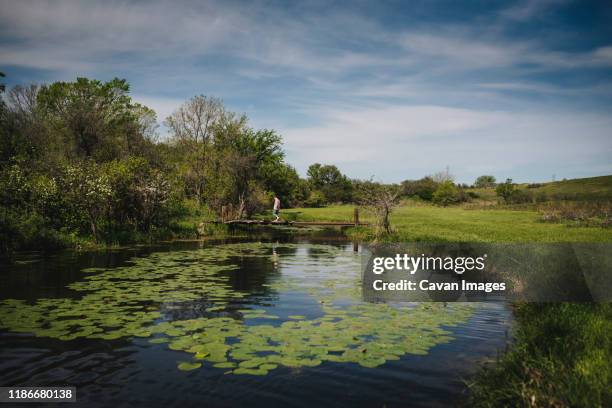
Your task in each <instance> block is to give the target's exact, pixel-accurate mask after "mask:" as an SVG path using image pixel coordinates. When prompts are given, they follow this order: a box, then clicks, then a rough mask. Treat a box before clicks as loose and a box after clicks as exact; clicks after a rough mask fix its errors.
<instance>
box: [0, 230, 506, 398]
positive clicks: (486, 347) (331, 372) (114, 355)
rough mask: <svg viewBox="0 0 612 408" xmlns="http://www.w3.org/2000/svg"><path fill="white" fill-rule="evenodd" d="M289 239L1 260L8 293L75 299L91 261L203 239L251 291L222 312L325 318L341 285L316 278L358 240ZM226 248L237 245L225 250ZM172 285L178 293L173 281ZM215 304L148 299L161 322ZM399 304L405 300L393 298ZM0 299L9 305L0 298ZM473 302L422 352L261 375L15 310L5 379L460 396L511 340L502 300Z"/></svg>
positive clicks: (336, 270)
mask: <svg viewBox="0 0 612 408" xmlns="http://www.w3.org/2000/svg"><path fill="white" fill-rule="evenodd" d="M286 241H287V240H286V239H285V240H281V241H276V240H275V241H274V242H272V243H270V242H262V243H261V244H259V243H257V242H250V243H248V245H247V246H246V247H244V248H243V247H238V248H239V250H236V247H233V246H232V245H233V244H229V246H228V244H227V243H213V242H205V243H198V242H192V243H175V244H172V245H166V246H159V247H148V248H131V249H123V250H116V251H110V252H103V253H101V252H97V253H69V252H66V253H62V254H56V255H53V256H47V257H44V256H41V255H39V254H30V255H28V254H24V255H22V256H21V257H20V260H21V261H22V262H21V263H20V264H17V265H14V266H11V267H4V268H3V269H2V270H1V271H0V278H1V282H2V284H1V287H0V300H6V299H20V300H25V301H26V303H27V304H28V305H36V304H37V302H39V301H40V300H41V299H62V298H65V299H72V300H75V301H78V299H80V298H82V297H83V296H84V294H87V293H90V292H91V291H85V292H82V291H81V292H79V291H75V290H74V289H71V288H68V287H67V286H68V285H71V284H74V283H75V282H77V283H78V282H85V283H86V282H87V279H88V276H91V273H84V272H83V269H85V268H92V267H100V268H121V267H123V268H129V267H130V265H131V264H132V261H133V260H134V259H136V258H143V259H146V258H147V257H149V256H150V254H155V253H159V252H163V253H168V254H173V253H181V254H183V255H182V256H185V255H184V254H189V253H198V251H201V252H202V253H205V254H207V255H206V256H208V257H210V256H211V254H214V253H215V251H216V250H218V251H219V252H218V253H219V254H220V255H219V258H220V260H219V264H223V265H230V266H231V267H228V268H226V269H223V270H220V271H219V272H218V275H219V276H222V277H223V279H225V280H224V281H223V282H224V283H223V284H224V285H227V286H228V287H230V288H231V290H232V291H233V292H232V293H241V294H244V296H242V297H240V298H234V297H233V295H229V297H228V299H227V300H223V301H219V302H218V304H222V306H221V307H220V308H219V309H223V310H222V311H220V312H217V313H220V315H222V316H226V317H227V316H229V317H230V318H232V319H237V320H240V319H241V316H242V315H241V314H240V313H239V312H238V310H239V309H240V310H242V309H245V308H247V309H248V308H254V309H263V310H265V311H266V313H269V314H273V315H275V316H277V317H278V319H276V320H274V321H270V322H267V321H266V322H263V323H265V324H270V325H272V326H273V327H279V325H281V324H282V323H283V322H285V321H288V320H291V319H290V318H289V317H288V316H292V315H301V316H303V318H304V320H305V321H309V320H312V319H317V318H320V317H321V316H323V315H324V312H322V305H323V306H325V303H324V301H322V300H320V299H321V297H320V296H323V295H324V296H328V297H327V298H325V299H329V296H333V294H330V293H327V294H323V295H322V294H321V293H314V292H313V290H314V291H316V290H318V289H317V288H318V287H319V286H321V285H323V286H325V285H327V286H330V285H332V286H333V285H334V284H337V277H338V276H345V275H347V274H350V273H353V272H352V270H354V269H355V266H356V265H358V263H359V255H358V254H357V253H355V252H354V246H353V244H352V243H346V242H343V241H339V240H337V239H326V238H319V239H299V238H297V239H289V241H292V242H289V243H286ZM245 248H246V249H245ZM194 251H195V252H194ZM228 251H230V252H231V251H234V252H237V253H231V254H230V255H228V254H227V252H228ZM222 253H223V255H221V254H222ZM254 253H256V254H257V256H255V255H253V254H254ZM213 256H214V255H213ZM160 259H165V258H163V257H160ZM209 261H210V260H209ZM160 262H161V261H160ZM163 262H167V261H163ZM185 262H186V265H187V261H185ZM191 267H193V265H192V266H191ZM162 268H163V266H162ZM111 271H112V269H111ZM100 273H107V272H100ZM142 273H144V274H146V273H147V272H146V268H145V269H143V272H142ZM215 276H216V275H215ZM330 277H331V278H330ZM330 279H334V280H330ZM152 282H153V281H152ZM287 282H289V283H290V284H288V283H287ZM334 282H335V283H334ZM310 284H311V285H312V287H309V285H310ZM334 290H335V289H334ZM347 293H349V292H347ZM317 296H319V297H317ZM168 297H169V298H171V297H172V292H171V291H168ZM325 302H327V303H330V302H329V301H328V300H325ZM333 303H334V305H337V306H338V307H344V306H346V305H349V304H350V305H359V304H360V300H359V299H358V298H356V297H354V296H353V297H351V296H349V295H346V296H344V297H343V296H339V297H338V298H337V299H336V298H334V300H333ZM209 306H210V299H207V298H205V297H202V298H201V299H197V300H187V301H174V300H172V301H168V302H164V301H162V302H155V303H153V306H151V305H148V307H149V308H150V309H151V310H153V309H155V310H156V311H159V312H160V314H161V317H159V318H157V319H156V320H155V322H154V324H157V323H158V322H160V321H170V322H172V321H180V320H186V319H207V318H209V317H210V316H211V314H210V313H209V312H207V307H209ZM396 306H397V307H405V305H391V306H390V307H396ZM0 307H4V306H2V304H1V303H0ZM469 307H470V312H469V316H467V317H466V319H464V321H461V322H459V323H458V324H457V325H454V326H452V325H451V326H445V325H442V329H444V330H445V331H446V332H448V333H449V334H448V336H447V337H448V339H446V340H444V341H440V342H439V343H437V344H433V345H430V346H429V347H428V348H427V350H426V352H425V353H417V354H412V353H406V354H404V355H402V356H401V357H400V358H399V359H397V360H390V361H386V362H384V364H379V365H378V366H376V367H374V368H370V367H364V366H362V365H359V364H357V363H355V362H335V361H323V362H322V363H321V364H320V365H318V366H316V367H308V366H299V367H286V366H283V365H282V364H280V365H279V366H278V368H275V369H271V370H270V371H269V372H267V374H265V375H260V376H254V375H236V374H234V373H232V371H231V370H227V369H222V368H215V367H213V366H212V364H211V363H209V362H207V361H203V363H202V366H201V367H200V368H198V369H194V370H192V371H181V370H179V369H177V363H178V362H180V361H186V360H189V358H186V357H190V354H188V353H186V352H185V351H182V350H170V349H168V347H167V344H151V343H150V342H149V340H150V338H147V337H132V336H124V337H121V338H118V339H114V340H105V339H100V338H89V337H87V336H85V337H79V338H76V339H73V340H61V339H59V338H54V337H53V336H52V337H45V336H41V337H36V336H35V335H33V334H32V333H27V332H24V330H23V329H21V330H20V329H18V327H16V326H15V323H14V322H13V323H7V322H8V320H7V322H4V324H3V322H1V321H0V386H13V385H19V386H26V385H27V386H35V385H45V386H61V385H72V386H76V387H77V399H78V402H77V404H76V405H78V406H113V405H114V406H143V407H172V406H220V407H226V406H266V407H269V406H280V405H283V406H303V407H312V406H339V407H342V406H349V407H383V406H387V407H393V406H428V407H429V406H448V405H458V404H461V402H462V401H464V400H465V391H464V389H465V386H464V379H465V378H466V377H469V375H470V374H472V373H473V372H474V371H475V370H476V369H477V367H478V363H480V362H482V361H483V360H486V359H490V358H494V357H495V356H496V355H497V353H498V352H499V351H501V350H503V349H504V347H505V346H506V344H507V342H508V329H509V325H510V312H509V310H508V308H507V306H506V305H504V304H475V305H470V306H469ZM364 310H365V309H364ZM400 310H402V311H401V312H400V313H410V311H409V310H408V311H403V310H404V309H400ZM432 313H436V315H437V316H440V314H444V313H446V311H445V310H444V309H442V308H438V309H436V311H434V312H432ZM0 316H2V314H0ZM368 316H369V315H368V314H367V312H364V316H361V317H358V318H360V320H359V321H360V322H367V323H368V324H369V323H372V322H368V319H369V317H368ZM46 318H49V317H46ZM6 319H7V317H6V315H5V320H6ZM240 321H242V320H240ZM263 323H262V322H260V321H259V319H257V318H256V319H246V318H245V319H244V324H245V325H257V324H263ZM11 324H12V325H13V326H15V327H11ZM2 326H4V328H3V327H2ZM7 326H9V327H7ZM11 329H13V330H11ZM402 330H406V329H405V328H403V329H402ZM415 330H417V329H415ZM419 330H420V329H419ZM39 335H40V333H39ZM391 335H392V334H389V336H391ZM55 337H57V336H55ZM364 341H365V340H364ZM364 353H365V351H364Z"/></svg>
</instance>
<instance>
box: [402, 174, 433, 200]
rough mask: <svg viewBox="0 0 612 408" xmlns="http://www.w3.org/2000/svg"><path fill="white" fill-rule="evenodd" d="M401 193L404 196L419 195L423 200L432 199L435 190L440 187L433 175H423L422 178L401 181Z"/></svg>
mask: <svg viewBox="0 0 612 408" xmlns="http://www.w3.org/2000/svg"><path fill="white" fill-rule="evenodd" d="M400 187H401V194H402V196H404V197H412V196H417V197H419V198H421V199H422V200H426V201H431V200H432V199H433V195H434V192H435V191H436V189H437V188H438V183H436V182H435V181H434V180H433V179H432V178H431V177H423V178H422V179H420V180H405V181H402V183H401V186H400Z"/></svg>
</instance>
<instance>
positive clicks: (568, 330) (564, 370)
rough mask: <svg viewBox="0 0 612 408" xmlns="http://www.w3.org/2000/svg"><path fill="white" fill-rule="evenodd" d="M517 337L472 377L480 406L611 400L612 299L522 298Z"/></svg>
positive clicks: (516, 313) (476, 403)
mask: <svg viewBox="0 0 612 408" xmlns="http://www.w3.org/2000/svg"><path fill="white" fill-rule="evenodd" d="M514 316H515V318H516V323H517V324H516V327H515V331H514V336H515V342H514V344H513V345H512V347H511V349H510V350H509V351H508V352H507V353H505V354H504V355H503V356H501V357H500V359H499V360H498V361H497V362H496V363H495V364H493V365H491V366H486V367H485V368H484V369H482V370H481V372H480V373H479V374H478V375H477V377H476V378H475V379H473V380H472V381H471V383H470V405H473V406H478V407H499V406H524V407H605V406H610V405H611V404H612V387H610V385H611V383H612V365H611V364H610V362H611V361H612V337H611V336H610V333H612V305H611V304H592V303H582V304H576V303H561V304H535V303H531V304H521V305H517V306H516V307H515V311H514Z"/></svg>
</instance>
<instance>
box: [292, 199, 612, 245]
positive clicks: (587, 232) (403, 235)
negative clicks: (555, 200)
mask: <svg viewBox="0 0 612 408" xmlns="http://www.w3.org/2000/svg"><path fill="white" fill-rule="evenodd" d="M353 208H354V206H352V205H338V206H329V207H323V208H295V209H286V210H283V211H282V214H281V216H282V217H283V218H285V219H290V220H302V221H315V220H317V221H349V220H352V218H353ZM538 219H539V216H538V213H537V212H536V211H515V210H504V209H486V210H482V209H481V210H473V209H465V208H462V207H446V208H441V207H434V206H430V205H424V204H420V205H413V204H405V205H402V206H400V207H398V208H396V209H395V210H394V212H393V213H392V215H391V227H392V229H393V230H394V234H393V236H392V237H389V238H388V239H389V240H402V241H444V242H612V229H610V228H608V229H604V228H594V227H568V226H567V225H564V224H549V223H542V222H539V221H538ZM360 220H361V221H363V222H372V218H371V216H370V214H368V213H367V212H365V211H363V210H362V211H361V214H360ZM351 233H354V234H362V235H363V238H365V239H367V238H369V235H368V234H371V231H369V229H361V228H356V229H355V231H352V232H349V234H351Z"/></svg>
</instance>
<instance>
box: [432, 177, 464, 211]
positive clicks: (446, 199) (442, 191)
mask: <svg viewBox="0 0 612 408" xmlns="http://www.w3.org/2000/svg"><path fill="white" fill-rule="evenodd" d="M432 201H433V202H434V203H435V204H438V205H441V206H444V207H446V206H448V205H450V204H453V203H456V202H458V201H459V190H458V189H457V187H456V186H455V184H454V183H453V182H452V181H450V180H446V181H444V182H442V183H440V184H439V185H438V188H437V189H436V191H435V192H434V193H433V197H432Z"/></svg>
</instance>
